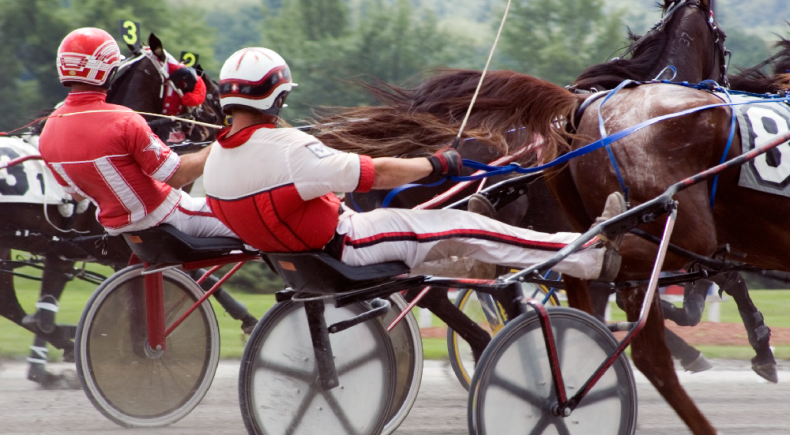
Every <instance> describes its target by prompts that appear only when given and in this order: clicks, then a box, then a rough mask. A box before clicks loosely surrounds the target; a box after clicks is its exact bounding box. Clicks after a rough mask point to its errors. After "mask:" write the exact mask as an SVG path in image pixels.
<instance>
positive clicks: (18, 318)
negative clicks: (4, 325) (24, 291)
mask: <svg viewBox="0 0 790 435" xmlns="http://www.w3.org/2000/svg"><path fill="white" fill-rule="evenodd" d="M10 258H11V250H10V249H0V261H2V260H9V259H10ZM0 269H3V270H8V271H10V270H12V269H11V267H10V266H7V265H5V264H2V263H0ZM25 315H27V313H25V310H24V308H22V305H21V304H20V303H19V299H17V297H16V291H14V276H13V275H11V274H10V273H0V316H3V317H5V318H6V319H8V320H10V321H12V322H14V323H16V324H17V325H19V326H22V319H23V318H24V317H25Z"/></svg>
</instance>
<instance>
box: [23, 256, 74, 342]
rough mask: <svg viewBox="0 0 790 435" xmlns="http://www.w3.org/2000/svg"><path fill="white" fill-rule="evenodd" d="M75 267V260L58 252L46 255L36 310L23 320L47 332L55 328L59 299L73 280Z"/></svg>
mask: <svg viewBox="0 0 790 435" xmlns="http://www.w3.org/2000/svg"><path fill="white" fill-rule="evenodd" d="M73 269H74V261H71V260H64V259H62V258H61V257H60V256H58V255H56V254H47V255H45V256H44V271H43V273H42V274H41V292H40V294H39V298H38V302H36V308H37V310H36V312H35V314H32V315H30V316H27V317H26V318H25V319H24V320H23V322H24V323H26V324H33V323H35V325H36V326H37V327H38V329H39V330H40V331H42V332H45V333H51V332H53V331H54V330H55V314H56V313H57V312H58V300H60V295H62V294H63V289H65V288H66V283H67V282H68V281H69V280H71V276H70V275H69V272H71V271H72V270H73Z"/></svg>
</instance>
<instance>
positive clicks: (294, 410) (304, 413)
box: [239, 301, 397, 435]
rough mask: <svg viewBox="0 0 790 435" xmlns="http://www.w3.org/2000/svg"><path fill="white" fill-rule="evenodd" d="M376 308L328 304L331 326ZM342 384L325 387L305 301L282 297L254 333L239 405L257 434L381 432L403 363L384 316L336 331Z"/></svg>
mask: <svg viewBox="0 0 790 435" xmlns="http://www.w3.org/2000/svg"><path fill="white" fill-rule="evenodd" d="M368 309H369V306H368V305H367V304H353V305H349V306H346V307H342V308H335V307H334V305H333V304H331V303H329V304H326V305H325V311H324V316H325V318H326V323H327V325H331V324H333V323H335V322H337V321H339V320H343V319H348V318H350V317H352V316H355V315H357V314H360V313H362V312H363V311H366V310H368ZM329 338H330V342H331V344H332V352H333V355H334V362H335V366H336V368H337V373H338V379H339V382H340V386H339V387H336V388H333V389H331V390H328V391H322V390H321V388H320V387H319V386H318V383H317V376H318V375H317V371H316V366H315V354H314V352H313V346H312V342H311V339H310V333H309V330H308V325H307V316H306V314H305V310H304V304H303V303H297V302H293V301H285V302H280V303H278V304H276V305H275V306H274V307H272V308H271V309H270V310H269V311H268V312H267V313H266V315H265V316H264V317H263V319H261V321H260V322H258V325H257V326H256V327H255V330H254V331H253V332H252V334H251V335H250V339H249V341H248V342H247V346H246V347H245V349H244V356H243V358H242V361H241V370H240V372H239V404H240V406H241V414H242V418H243V419H244V425H245V426H246V427H247V431H248V432H249V433H250V434H255V435H280V434H283V433H288V434H293V435H299V434H311V435H312V434H317V433H327V434H330V433H331V434H334V433H354V434H359V435H363V434H378V433H380V432H381V431H382V429H383V428H384V426H385V424H386V423H387V421H388V419H389V416H390V409H391V407H392V403H393V401H394V398H395V391H396V378H397V375H396V373H397V363H396V360H395V352H394V350H393V347H392V342H391V341H390V339H389V337H388V336H387V330H386V329H385V328H384V326H383V325H382V323H381V321H380V320H379V319H373V320H370V321H367V322H363V323H360V324H359V325H355V326H353V327H351V328H349V329H347V330H345V331H342V332H339V333H336V334H330V335H329Z"/></svg>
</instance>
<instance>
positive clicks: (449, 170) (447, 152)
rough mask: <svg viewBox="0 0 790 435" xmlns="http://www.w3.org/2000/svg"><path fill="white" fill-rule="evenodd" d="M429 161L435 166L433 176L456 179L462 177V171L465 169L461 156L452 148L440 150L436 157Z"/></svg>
mask: <svg viewBox="0 0 790 435" xmlns="http://www.w3.org/2000/svg"><path fill="white" fill-rule="evenodd" d="M428 161H429V162H431V166H433V171H432V172H431V175H441V176H445V177H454V176H458V175H461V170H462V169H463V167H464V163H463V159H462V158H461V155H460V154H458V151H456V150H454V149H452V148H442V149H440V150H439V151H437V152H436V153H435V154H434V155H432V156H430V157H428Z"/></svg>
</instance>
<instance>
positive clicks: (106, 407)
mask: <svg viewBox="0 0 790 435" xmlns="http://www.w3.org/2000/svg"><path fill="white" fill-rule="evenodd" d="M141 271H142V265H135V266H130V267H127V268H125V269H123V270H120V271H118V272H117V273H115V274H114V275H112V276H111V277H110V278H108V279H107V280H106V281H104V282H103V283H102V284H101V285H100V286H99V288H98V289H96V291H95V292H94V293H93V296H91V298H90V300H89V301H88V304H87V305H86V307H85V310H84V311H83V312H82V317H81V318H80V322H79V325H78V326H77V337H76V341H75V354H76V364H77V375H78V376H79V378H80V381H81V382H82V388H83V390H84V391H85V394H87V395H88V398H89V399H90V400H91V402H92V403H93V405H94V406H95V407H96V409H98V410H99V411H100V412H101V413H102V414H104V416H105V417H107V418H109V419H110V420H112V421H114V422H115V423H117V424H119V425H121V426H128V427H158V426H166V425H169V424H172V423H175V422H176V421H178V420H180V419H181V418H183V417H184V416H186V415H187V414H189V412H191V411H192V409H194V408H195V406H197V405H198V404H199V403H200V401H201V400H202V399H203V396H204V395H205V394H206V392H207V391H208V389H209V387H210V386H211V382H212V381H213V379H214V374H215V373H216V370H217V364H218V363H219V327H218V326H217V319H216V317H215V316H214V310H213V309H212V307H211V304H210V303H208V302H206V303H203V304H201V305H200V307H199V308H198V309H196V310H195V311H194V312H193V313H192V314H190V315H189V317H187V318H186V319H185V320H184V322H183V323H181V325H179V327H178V328H176V329H175V330H174V331H173V332H172V333H171V334H170V335H169V336H168V337H167V341H166V350H165V351H162V352H157V351H154V350H152V349H151V348H150V346H148V344H147V338H148V337H147V325H146V320H145V319H146V313H145V290H144V289H145V287H144V277H143V275H141V273H140V272H141ZM163 278H164V286H163V288H164V299H165V322H166V324H167V325H170V324H172V323H173V322H174V321H175V320H176V319H178V318H179V317H180V316H181V315H182V314H183V313H184V312H185V311H186V310H187V309H189V308H190V307H191V306H192V305H193V304H194V303H195V302H196V301H197V300H198V299H199V298H200V297H201V296H202V295H203V290H202V289H201V288H200V286H198V285H197V284H196V283H195V282H194V281H193V280H192V279H191V278H190V277H189V276H188V275H186V274H185V273H183V272H181V271H178V270H173V269H171V270H166V271H164V272H163Z"/></svg>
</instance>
